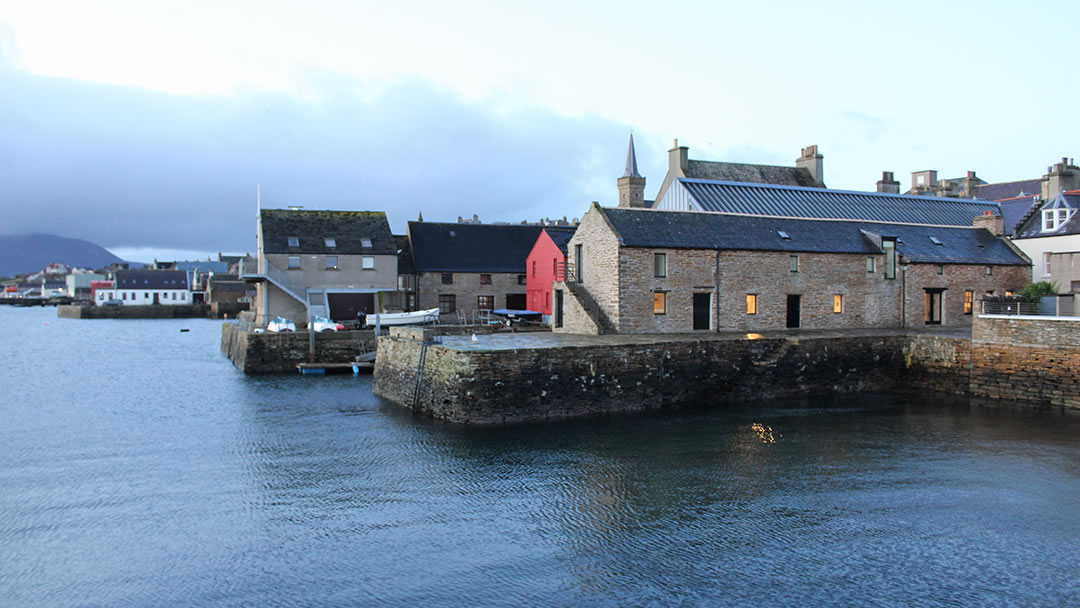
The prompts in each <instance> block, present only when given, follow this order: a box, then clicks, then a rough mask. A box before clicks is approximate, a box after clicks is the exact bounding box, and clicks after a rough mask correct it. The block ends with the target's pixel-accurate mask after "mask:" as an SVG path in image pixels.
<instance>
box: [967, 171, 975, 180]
mask: <svg viewBox="0 0 1080 608" xmlns="http://www.w3.org/2000/svg"><path fill="white" fill-rule="evenodd" d="M968 179H975V172H974V171H968Z"/></svg>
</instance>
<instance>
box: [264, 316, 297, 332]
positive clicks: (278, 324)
mask: <svg viewBox="0 0 1080 608" xmlns="http://www.w3.org/2000/svg"><path fill="white" fill-rule="evenodd" d="M266 331H271V332H274V333H288V332H291V331H296V324H295V323H293V322H292V321H291V320H289V319H286V318H285V317H278V318H276V319H274V320H273V321H270V322H269V323H267V324H266Z"/></svg>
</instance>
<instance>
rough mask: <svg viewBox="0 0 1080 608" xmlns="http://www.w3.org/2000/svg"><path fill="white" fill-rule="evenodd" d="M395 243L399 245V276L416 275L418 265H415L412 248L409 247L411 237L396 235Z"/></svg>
mask: <svg viewBox="0 0 1080 608" xmlns="http://www.w3.org/2000/svg"><path fill="white" fill-rule="evenodd" d="M394 243H395V244H396V245H397V248H398V254H397V271H398V274H416V265H415V264H413V257H412V247H411V246H409V235H407V234H395V235H394Z"/></svg>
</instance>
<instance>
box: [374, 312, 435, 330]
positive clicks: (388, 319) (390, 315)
mask: <svg viewBox="0 0 1080 608" xmlns="http://www.w3.org/2000/svg"><path fill="white" fill-rule="evenodd" d="M438 319H439V309H438V308H429V309H427V310H416V311H413V312H384V313H382V314H372V315H368V316H367V317H366V321H365V322H366V323H367V325H366V326H367V327H375V325H376V323H377V324H379V325H385V326H390V325H415V324H418V323H434V322H435V321H437V320H438Z"/></svg>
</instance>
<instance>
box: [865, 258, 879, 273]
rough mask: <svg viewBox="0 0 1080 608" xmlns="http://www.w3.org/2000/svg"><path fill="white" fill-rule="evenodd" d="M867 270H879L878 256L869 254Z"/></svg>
mask: <svg viewBox="0 0 1080 608" xmlns="http://www.w3.org/2000/svg"><path fill="white" fill-rule="evenodd" d="M866 272H877V258H875V257H873V256H867V258H866Z"/></svg>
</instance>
